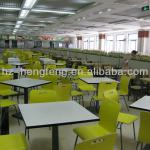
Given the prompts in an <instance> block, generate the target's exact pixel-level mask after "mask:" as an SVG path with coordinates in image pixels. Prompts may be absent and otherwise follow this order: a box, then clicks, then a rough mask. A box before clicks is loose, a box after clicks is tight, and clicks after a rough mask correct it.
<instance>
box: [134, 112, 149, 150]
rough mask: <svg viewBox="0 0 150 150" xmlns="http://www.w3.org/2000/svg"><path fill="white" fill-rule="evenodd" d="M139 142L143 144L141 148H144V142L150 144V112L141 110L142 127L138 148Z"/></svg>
mask: <svg viewBox="0 0 150 150" xmlns="http://www.w3.org/2000/svg"><path fill="white" fill-rule="evenodd" d="M139 144H141V150H143V144H150V112H141V114H140V128H139V134H138V142H137V146H136V150H137V149H138V147H139Z"/></svg>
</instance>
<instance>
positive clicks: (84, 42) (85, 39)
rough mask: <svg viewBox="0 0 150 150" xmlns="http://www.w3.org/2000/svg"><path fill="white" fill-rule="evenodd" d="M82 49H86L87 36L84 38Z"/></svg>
mask: <svg viewBox="0 0 150 150" xmlns="http://www.w3.org/2000/svg"><path fill="white" fill-rule="evenodd" d="M83 49H88V38H84V41H83Z"/></svg>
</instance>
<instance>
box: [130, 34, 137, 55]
mask: <svg viewBox="0 0 150 150" xmlns="http://www.w3.org/2000/svg"><path fill="white" fill-rule="evenodd" d="M137 41H138V35H137V34H129V43H128V50H127V51H128V52H129V53H131V52H132V51H133V50H137Z"/></svg>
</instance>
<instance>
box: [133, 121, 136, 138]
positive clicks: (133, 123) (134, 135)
mask: <svg viewBox="0 0 150 150" xmlns="http://www.w3.org/2000/svg"><path fill="white" fill-rule="evenodd" d="M133 135H134V140H136V134H135V124H134V122H133Z"/></svg>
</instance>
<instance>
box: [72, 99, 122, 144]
mask: <svg viewBox="0 0 150 150" xmlns="http://www.w3.org/2000/svg"><path fill="white" fill-rule="evenodd" d="M120 108H121V106H120V104H118V103H116V102H112V101H103V102H102V104H101V109H100V111H99V116H100V121H99V123H96V124H93V125H87V126H82V127H77V128H75V129H74V132H75V133H76V134H77V138H76V142H75V145H76V143H77V140H78V137H80V138H81V139H82V140H88V139H93V138H97V137H100V136H105V135H108V134H112V133H115V132H116V126H117V118H118V114H119V112H120Z"/></svg>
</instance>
